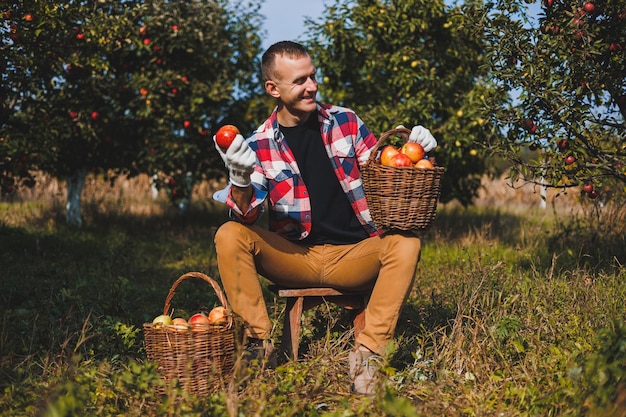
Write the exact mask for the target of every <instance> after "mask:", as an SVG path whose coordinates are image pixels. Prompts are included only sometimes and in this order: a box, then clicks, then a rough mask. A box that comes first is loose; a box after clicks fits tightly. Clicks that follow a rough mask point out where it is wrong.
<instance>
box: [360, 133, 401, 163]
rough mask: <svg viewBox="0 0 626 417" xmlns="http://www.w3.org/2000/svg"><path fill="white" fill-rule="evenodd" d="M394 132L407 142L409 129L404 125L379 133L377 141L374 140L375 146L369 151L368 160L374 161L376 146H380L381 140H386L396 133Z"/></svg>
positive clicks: (376, 151)
mask: <svg viewBox="0 0 626 417" xmlns="http://www.w3.org/2000/svg"><path fill="white" fill-rule="evenodd" d="M396 134H397V135H400V136H402V138H403V139H404V140H405V141H406V142H408V141H409V135H410V134H411V131H410V130H409V129H407V128H406V127H397V128H395V129H391V130H388V131H386V132H385V133H383V134H382V135H380V138H379V139H378V142H376V146H374V148H372V151H371V152H370V156H369V158H368V162H374V160H375V159H376V155H377V154H378V148H379V147H380V145H382V144H383V142H384V141H386V140H387V139H388V138H389V137H391V136H393V135H396Z"/></svg>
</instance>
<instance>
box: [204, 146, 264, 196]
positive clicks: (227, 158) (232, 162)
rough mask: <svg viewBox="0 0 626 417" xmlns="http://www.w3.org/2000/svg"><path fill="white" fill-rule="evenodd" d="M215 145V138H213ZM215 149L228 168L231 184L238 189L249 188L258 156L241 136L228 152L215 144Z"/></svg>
mask: <svg viewBox="0 0 626 417" xmlns="http://www.w3.org/2000/svg"><path fill="white" fill-rule="evenodd" d="M213 142H214V143H215V136H213ZM215 149H217V152H219V154H220V156H221V157H222V160H223V161H224V165H226V168H228V176H229V179H230V182H231V184H233V185H236V186H237V187H247V186H249V185H250V175H251V174H252V173H253V172H254V167H255V165H256V155H255V153H254V151H253V150H252V149H250V147H249V146H248V144H247V143H246V141H245V139H244V138H243V136H241V135H237V136H236V137H235V139H234V140H233V143H231V145H230V146H229V147H228V149H227V150H226V152H224V151H222V150H221V149H220V147H219V146H218V145H217V143H215Z"/></svg>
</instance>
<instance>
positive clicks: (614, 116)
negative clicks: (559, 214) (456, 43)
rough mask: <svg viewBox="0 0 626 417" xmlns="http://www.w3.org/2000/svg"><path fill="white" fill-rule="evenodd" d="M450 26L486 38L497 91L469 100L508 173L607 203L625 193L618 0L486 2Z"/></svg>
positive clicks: (623, 39)
mask: <svg viewBox="0 0 626 417" xmlns="http://www.w3.org/2000/svg"><path fill="white" fill-rule="evenodd" d="M464 11H465V13H464V14H463V16H462V17H461V16H459V18H458V19H457V20H455V22H454V24H457V25H459V26H468V27H473V28H475V29H476V36H486V38H487V39H488V48H487V51H486V52H487V53H486V55H485V56H486V60H485V64H486V67H488V68H489V71H490V72H491V74H492V76H493V80H494V82H495V83H496V84H497V88H498V91H500V92H505V93H506V94H507V95H509V97H510V99H509V100H508V101H506V102H502V101H501V100H500V96H496V97H494V96H491V95H487V94H486V95H485V97H484V99H483V100H481V101H479V102H477V103H478V104H479V105H480V106H481V107H482V109H483V111H484V114H485V116H484V117H485V118H488V120H489V121H490V123H489V125H490V126H492V128H493V129H494V133H495V132H502V135H496V134H494V135H491V136H489V137H490V138H491V139H495V140H493V141H486V142H485V143H486V145H487V146H488V147H489V149H490V150H492V151H493V152H494V153H495V154H498V155H502V156H504V157H505V158H506V159H507V160H509V161H511V162H512V164H513V167H514V169H513V171H512V179H513V180H520V181H521V182H522V183H526V182H534V183H542V184H545V185H546V186H550V187H557V188H561V189H563V190H567V189H569V188H574V189H575V190H580V192H581V194H582V195H583V196H588V197H590V198H596V197H601V199H602V201H607V200H609V199H610V198H611V195H612V194H614V193H615V192H616V191H619V190H621V191H622V195H623V191H624V190H625V189H626V188H625V186H626V142H625V139H626V3H624V2H622V1H601V0H544V1H543V3H537V2H535V3H533V2H526V3H521V2H516V1H511V0H505V1H496V2H491V3H487V4H485V5H484V6H483V7H475V8H466V9H465V10H464Z"/></svg>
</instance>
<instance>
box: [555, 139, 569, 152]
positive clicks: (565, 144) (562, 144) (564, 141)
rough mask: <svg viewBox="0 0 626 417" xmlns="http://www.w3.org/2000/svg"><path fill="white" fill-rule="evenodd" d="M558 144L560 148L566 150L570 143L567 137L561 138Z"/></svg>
mask: <svg viewBox="0 0 626 417" xmlns="http://www.w3.org/2000/svg"><path fill="white" fill-rule="evenodd" d="M556 146H558V147H559V149H560V150H562V151H564V150H565V149H567V148H568V147H569V143H568V142H567V139H561V140H559V141H558V142H557V143H556Z"/></svg>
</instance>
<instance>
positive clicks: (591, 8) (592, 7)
mask: <svg viewBox="0 0 626 417" xmlns="http://www.w3.org/2000/svg"><path fill="white" fill-rule="evenodd" d="M595 9H596V6H595V5H594V4H593V3H592V2H590V1H588V2H587V3H585V4H584V6H583V10H584V11H586V12H587V13H591V12H593V11H594V10H595Z"/></svg>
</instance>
